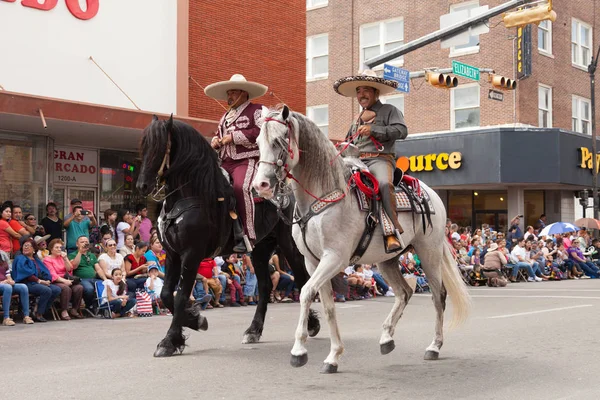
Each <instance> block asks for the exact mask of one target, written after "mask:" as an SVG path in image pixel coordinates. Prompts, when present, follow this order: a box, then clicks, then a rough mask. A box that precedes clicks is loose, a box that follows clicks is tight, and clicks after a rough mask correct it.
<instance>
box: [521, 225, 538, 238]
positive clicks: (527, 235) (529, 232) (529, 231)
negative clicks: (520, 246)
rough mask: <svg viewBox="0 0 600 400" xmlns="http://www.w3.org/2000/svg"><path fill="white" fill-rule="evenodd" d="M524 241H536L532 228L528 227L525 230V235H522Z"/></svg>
mask: <svg viewBox="0 0 600 400" xmlns="http://www.w3.org/2000/svg"><path fill="white" fill-rule="evenodd" d="M523 238H524V239H525V240H538V238H537V236H535V232H534V231H533V226H531V225H529V226H528V227H527V229H526V230H525V235H523Z"/></svg>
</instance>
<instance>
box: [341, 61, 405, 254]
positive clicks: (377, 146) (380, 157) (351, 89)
mask: <svg viewBox="0 0 600 400" xmlns="http://www.w3.org/2000/svg"><path fill="white" fill-rule="evenodd" d="M396 87H397V83H396V82H394V81H390V80H387V79H383V78H379V77H377V75H376V74H375V73H374V72H373V71H371V70H365V71H364V72H363V73H359V74H358V75H355V76H349V77H346V78H342V79H339V80H337V81H336V82H335V83H334V84H333V88H334V90H335V91H336V92H337V93H339V94H341V95H342V96H346V97H354V96H356V98H357V100H358V103H359V104H360V106H361V107H362V111H361V112H360V114H359V115H358V117H357V118H356V120H355V122H354V124H352V126H351V127H350V130H349V131H348V134H347V135H346V141H351V142H353V143H354V144H355V145H356V146H357V147H358V149H359V151H360V158H361V159H362V161H363V162H364V163H365V164H366V165H367V167H369V171H370V172H371V173H372V174H373V175H374V176H375V178H377V180H378V181H379V188H380V193H381V199H382V204H383V208H384V210H385V212H386V213H387V215H388V216H389V217H390V219H391V220H392V223H393V224H394V227H395V228H396V232H395V235H390V236H387V237H386V240H385V244H386V249H387V251H388V252H395V251H397V250H400V249H402V248H404V245H403V244H402V238H401V236H400V235H401V234H402V233H403V232H404V230H403V229H402V226H401V225H400V223H399V222H398V214H397V212H396V199H395V191H394V184H393V179H394V170H395V168H396V162H395V161H396V153H395V150H394V146H395V143H396V140H398V139H404V138H406V135H407V134H408V130H407V128H406V123H405V122H404V116H403V115H402V112H401V111H400V110H398V109H397V108H396V107H394V106H393V105H391V104H382V103H381V102H380V101H379V96H381V95H385V94H389V93H393V92H394V91H395V90H396Z"/></svg>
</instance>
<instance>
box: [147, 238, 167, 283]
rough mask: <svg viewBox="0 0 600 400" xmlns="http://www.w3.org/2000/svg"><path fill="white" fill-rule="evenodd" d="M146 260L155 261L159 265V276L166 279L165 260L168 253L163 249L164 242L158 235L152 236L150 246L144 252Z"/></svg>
mask: <svg viewBox="0 0 600 400" xmlns="http://www.w3.org/2000/svg"><path fill="white" fill-rule="evenodd" d="M144 257H146V261H148V262H152V261H154V263H155V265H156V266H157V267H158V277H159V278H161V279H165V261H166V259H167V255H166V253H165V252H164V251H163V247H162V244H161V243H160V240H158V236H152V237H151V238H150V248H149V249H148V251H146V253H145V254H144Z"/></svg>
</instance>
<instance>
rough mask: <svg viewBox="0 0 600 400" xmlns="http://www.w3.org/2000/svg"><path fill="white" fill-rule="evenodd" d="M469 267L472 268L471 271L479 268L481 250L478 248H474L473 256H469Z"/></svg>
mask: <svg viewBox="0 0 600 400" xmlns="http://www.w3.org/2000/svg"><path fill="white" fill-rule="evenodd" d="M471 265H472V266H473V269H475V267H481V250H479V248H478V247H475V249H474V250H473V255H472V256H471Z"/></svg>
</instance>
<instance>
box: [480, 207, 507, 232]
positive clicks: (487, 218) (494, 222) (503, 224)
mask: <svg viewBox="0 0 600 400" xmlns="http://www.w3.org/2000/svg"><path fill="white" fill-rule="evenodd" d="M482 224H489V226H490V228H492V229H493V230H495V231H496V232H505V231H506V229H507V228H508V226H507V224H508V213H507V212H506V210H486V211H475V227H476V228H480V227H481V225H482Z"/></svg>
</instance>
